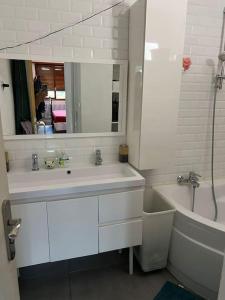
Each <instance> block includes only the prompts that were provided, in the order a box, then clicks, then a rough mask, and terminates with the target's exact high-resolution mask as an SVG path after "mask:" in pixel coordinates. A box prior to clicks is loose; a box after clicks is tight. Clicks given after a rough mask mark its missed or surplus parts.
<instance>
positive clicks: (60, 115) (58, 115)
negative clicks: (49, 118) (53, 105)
mask: <svg viewBox="0 0 225 300" xmlns="http://www.w3.org/2000/svg"><path fill="white" fill-rule="evenodd" d="M52 115H53V121H54V123H59V122H66V111H65V110H53V112H52Z"/></svg>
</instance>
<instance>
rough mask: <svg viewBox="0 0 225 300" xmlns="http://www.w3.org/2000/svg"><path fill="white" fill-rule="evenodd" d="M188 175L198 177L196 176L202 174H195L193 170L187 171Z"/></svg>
mask: <svg viewBox="0 0 225 300" xmlns="http://www.w3.org/2000/svg"><path fill="white" fill-rule="evenodd" d="M189 177H196V178H198V177H202V176H201V175H199V174H197V173H195V172H193V171H190V172H189Z"/></svg>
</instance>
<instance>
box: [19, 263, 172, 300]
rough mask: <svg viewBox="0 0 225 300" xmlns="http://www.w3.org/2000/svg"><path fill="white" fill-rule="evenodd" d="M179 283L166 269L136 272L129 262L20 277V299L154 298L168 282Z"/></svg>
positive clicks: (95, 299)
mask: <svg viewBox="0 0 225 300" xmlns="http://www.w3.org/2000/svg"><path fill="white" fill-rule="evenodd" d="M168 280H169V281H172V282H176V280H175V279H174V278H173V277H172V275H171V274H170V273H169V272H168V271H167V270H161V271H156V272H151V273H143V272H142V271H141V270H140V268H139V266H137V264H135V269H134V275H132V276H130V275H129V274H128V266H127V265H126V264H122V265H114V266H104V267H101V268H96V269H92V270H84V271H79V272H72V273H68V274H60V275H59V274H58V275H57V276H50V277H49V276H47V277H45V276H44V274H43V277H42V276H41V277H39V278H33V279H28V278H26V279H22V280H20V291H21V300H114V299H116V300H126V299H129V300H134V299H135V300H137V299H138V300H152V299H154V297H155V296H156V295H157V293H158V292H159V291H160V289H161V288H162V286H163V285H164V283H165V282H166V281H168Z"/></svg>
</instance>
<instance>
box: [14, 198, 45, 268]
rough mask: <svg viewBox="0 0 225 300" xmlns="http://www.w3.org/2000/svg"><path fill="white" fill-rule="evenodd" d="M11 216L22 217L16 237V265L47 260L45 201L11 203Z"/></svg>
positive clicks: (32, 263) (23, 265) (24, 265)
mask: <svg viewBox="0 0 225 300" xmlns="http://www.w3.org/2000/svg"><path fill="white" fill-rule="evenodd" d="M12 216H13V218H14V219H17V218H21V219H22V226H21V229H20V231H19V236H18V238H17V239H16V264H17V267H18V268H21V267H26V266H30V265H36V264H41V263H46V262H49V243H48V221H47V219H48V218H47V209H46V203H45V202H36V203H27V204H18V205H12Z"/></svg>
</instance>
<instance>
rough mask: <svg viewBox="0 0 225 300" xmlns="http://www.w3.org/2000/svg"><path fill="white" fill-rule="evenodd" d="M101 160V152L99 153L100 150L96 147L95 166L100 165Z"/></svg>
mask: <svg viewBox="0 0 225 300" xmlns="http://www.w3.org/2000/svg"><path fill="white" fill-rule="evenodd" d="M102 162H103V159H102V153H101V150H100V149H97V150H96V151H95V165H96V166H101V165H102Z"/></svg>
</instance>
